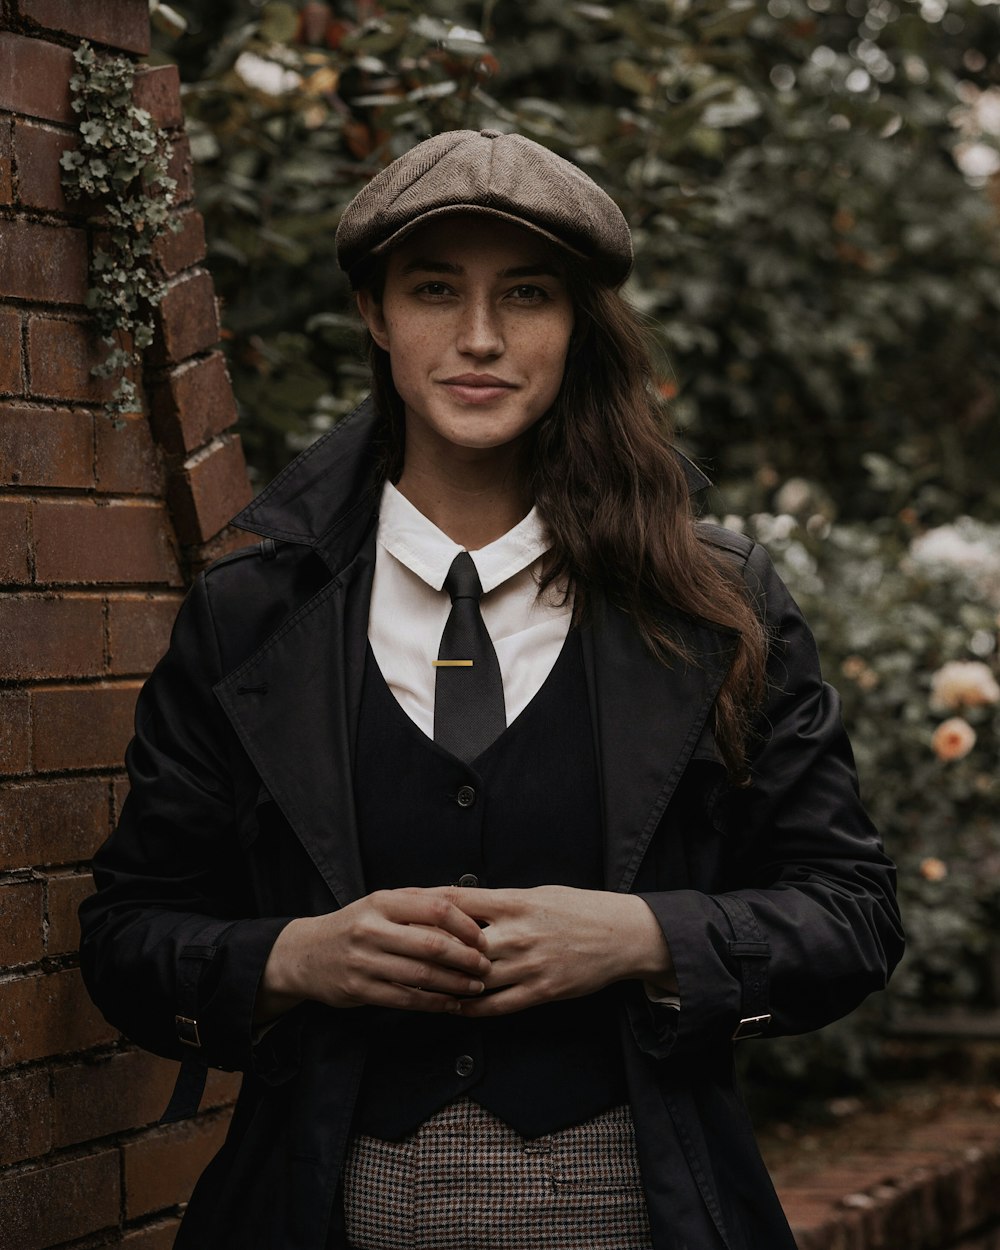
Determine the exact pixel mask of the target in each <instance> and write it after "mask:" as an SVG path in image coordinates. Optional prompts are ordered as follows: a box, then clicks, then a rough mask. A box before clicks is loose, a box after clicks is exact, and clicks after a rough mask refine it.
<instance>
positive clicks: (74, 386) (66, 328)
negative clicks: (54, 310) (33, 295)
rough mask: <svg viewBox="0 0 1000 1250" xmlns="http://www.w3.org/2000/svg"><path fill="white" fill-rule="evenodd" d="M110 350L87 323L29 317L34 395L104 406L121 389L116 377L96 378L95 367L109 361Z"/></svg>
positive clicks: (29, 344) (29, 368) (29, 352)
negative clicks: (116, 390) (118, 388)
mask: <svg viewBox="0 0 1000 1250" xmlns="http://www.w3.org/2000/svg"><path fill="white" fill-rule="evenodd" d="M109 350H110V349H109V348H108V346H107V344H106V343H103V342H102V341H101V338H100V336H99V335H98V334H97V332H96V330H95V329H94V327H93V326H92V325H91V324H90V323H88V322H86V321H68V320H63V319H61V318H59V319H57V318H55V317H29V318H28V377H29V386H30V389H31V393H32V394H33V395H37V396H40V397H46V398H49V399H75V400H79V401H81V402H82V403H98V404H99V403H103V402H104V401H105V400H106V399H109V398H110V397H111V395H112V393H113V392H114V389H115V387H116V386H117V379H116V378H95V377H94V376H93V375H92V374H91V369H92V368H93V367H94V365H99V364H101V363H102V361H104V360H105V359H106V358H107V354H108V351H109Z"/></svg>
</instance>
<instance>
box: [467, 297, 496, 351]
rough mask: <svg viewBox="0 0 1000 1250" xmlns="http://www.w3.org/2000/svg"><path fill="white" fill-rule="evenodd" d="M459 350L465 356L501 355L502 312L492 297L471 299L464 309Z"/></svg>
mask: <svg viewBox="0 0 1000 1250" xmlns="http://www.w3.org/2000/svg"><path fill="white" fill-rule="evenodd" d="M456 346H457V347H458V350H459V351H460V352H461V353H462V354H463V355H464V356H476V357H483V356H499V355H500V354H501V352H502V351H503V348H504V343H503V331H502V329H501V326H500V314H499V312H498V310H497V308H496V307H495V305H494V304H493V301H492V300H490V299H484V298H476V299H470V300H469V301H468V302H467V303H466V305H465V306H464V308H463V309H462V317H461V323H460V325H459V330H458V342H457V344H456Z"/></svg>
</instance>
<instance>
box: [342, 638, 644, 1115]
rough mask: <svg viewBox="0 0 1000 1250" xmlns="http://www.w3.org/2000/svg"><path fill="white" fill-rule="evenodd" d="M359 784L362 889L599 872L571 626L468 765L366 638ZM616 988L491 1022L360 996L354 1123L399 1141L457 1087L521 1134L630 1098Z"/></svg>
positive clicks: (553, 879)
mask: <svg viewBox="0 0 1000 1250" xmlns="http://www.w3.org/2000/svg"><path fill="white" fill-rule="evenodd" d="M356 759H357V764H356V768H355V794H356V801H357V815H358V829H359V834H360V840H361V854H362V860H363V864H364V872H365V885H366V888H367V889H368V890H369V891H373V890H378V889H392V888H394V887H398V886H404V885H428V886H429V885H445V884H463V885H473V886H474V885H479V886H483V887H492V888H501V887H530V886H537V885H548V884H560V885H572V886H578V887H580V888H583V889H600V888H602V885H603V873H602V862H603V848H602V837H601V819H600V805H599V797H598V786H597V765H596V760H595V757H594V749H593V738H592V732H591V723H590V714H589V704H588V700H587V688H586V680H585V676H584V669H583V655H582V649H581V646H580V639H579V635H578V633H577V631H576V630H571V631H570V633H569V635H568V637H567V641H566V644H565V646H564V647H563V649H562V651H561V653H560V655H559V658H558V660H557V661H556V663H555V665H554V667H553V669H552V671H551V672H550V674H549V676H548V678H547V679H546V681H545V682H544V683H543V685H542V687H541V689H540V690H539V691H538V693H537V694H536V695H535V697H534V699H532V701H531V702H530V703H529V704H528V706H527V707H526V708H525V709H524V711H522V712H521V714H520V715H519V716H518V717H517V718H516V719H515V720H514V722H513V723H512V724H511V725H509V726H508V727H507V729H506V731H505V732H504V733H503V734H502V735H501V736H500V737H499V738H498V739H497V740H496V741H495V742H494V743H493V744H492V746H490V747H489V748H488V749H487V750H486V751H484V752H483V753H482V755H480V756H479V757H478V758H477V759H476V760H475V761H473V763H472V764H471V765H469V764H464V763H462V762H461V761H460V760H458V759H456V758H455V757H454V756H453V755H451V754H450V753H449V752H447V751H445V750H443V749H442V748H441V747H439V746H438V745H437V744H435V743H434V742H432V741H431V740H430V739H429V738H428V737H427V736H426V735H425V734H423V733H422V732H421V731H420V730H419V729H418V728H417V726H416V725H415V724H414V723H413V721H411V720H410V718H409V716H407V714H406V713H405V712H404V711H403V709H402V708H401V707H400V706H399V704H398V703H397V702H396V699H395V697H394V696H393V694H392V692H391V691H390V690H389V688H388V686H387V685H386V683H385V680H384V678H383V677H382V674H381V672H380V671H379V668H378V665H377V664H376V662H375V658H374V656H373V654H372V652H371V648H370V647H369V649H368V654H367V659H366V667H365V677H364V686H363V692H362V699H361V711H360V719H359V725H358V741H357V756H356ZM617 1003H618V992H617V990H616V988H615V987H613V986H612V987H609V988H608V989H606V990H603V991H602V992H601V993H599V994H592V995H589V996H588V997H586V998H577V999H568V1000H566V1001H563V1002H556V1003H546V1004H544V1005H542V1006H539V1007H534V1008H530V1009H528V1010H527V1011H522V1012H517V1013H515V1014H513V1015H509V1016H501V1017H496V1018H494V1019H489V1020H463V1019H461V1018H455V1017H453V1016H445V1015H440V1014H429V1013H428V1014H421V1013H419V1012H408V1011H394V1010H383V1009H376V1008H367V1009H363V1010H365V1011H366V1013H367V1015H368V1022H369V1025H370V1029H369V1036H370V1050H369V1057H368V1061H367V1064H366V1067H365V1077H364V1081H363V1084H362V1088H361V1095H360V1098H359V1100H358V1107H357V1112H356V1118H355V1121H354V1126H353V1127H354V1130H355V1131H356V1132H362V1133H366V1134H368V1135H370V1136H374V1137H382V1138H386V1139H398V1138H400V1137H404V1136H405V1135H406V1134H407V1133H410V1132H412V1131H413V1130H414V1129H415V1128H416V1127H417V1125H419V1124H420V1123H422V1121H424V1120H425V1119H427V1118H428V1117H429V1116H431V1115H433V1114H434V1112H436V1111H438V1110H440V1108H441V1107H443V1106H445V1105H446V1104H447V1103H449V1102H451V1101H452V1100H454V1099H455V1098H460V1097H463V1096H468V1097H470V1098H472V1099H474V1100H475V1101H476V1102H478V1103H479V1104H480V1105H481V1106H483V1107H485V1108H486V1110H488V1111H490V1112H492V1113H493V1114H494V1115H496V1116H499V1117H500V1118H501V1119H502V1120H504V1121H505V1122H506V1123H507V1124H509V1125H510V1126H511V1127H512V1128H514V1129H515V1130H516V1131H517V1132H518V1133H520V1134H521V1135H522V1136H524V1137H537V1136H539V1135H540V1134H542V1133H551V1132H555V1131H556V1130H558V1129H560V1128H565V1127H567V1126H569V1125H571V1124H578V1123H580V1122H582V1121H583V1120H586V1119H589V1118H590V1117H591V1116H594V1115H598V1114H599V1113H600V1112H602V1111H605V1110H607V1109H608V1108H609V1107H612V1106H615V1105H616V1104H618V1103H622V1102H626V1101H627V1093H626V1090H625V1083H624V1075H623V1070H622V1059H621V1044H620V1041H619V1034H618V1026H617V1015H618V1010H617Z"/></svg>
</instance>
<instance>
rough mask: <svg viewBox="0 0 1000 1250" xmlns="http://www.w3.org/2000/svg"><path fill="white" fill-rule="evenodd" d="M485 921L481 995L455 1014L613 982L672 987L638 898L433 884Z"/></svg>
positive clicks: (528, 1003)
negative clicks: (486, 969) (483, 990)
mask: <svg viewBox="0 0 1000 1250" xmlns="http://www.w3.org/2000/svg"><path fill="white" fill-rule="evenodd" d="M435 892H437V893H441V894H443V895H444V896H445V897H446V898H447V899H448V900H449V902H452V903H454V904H455V906H456V907H459V908H460V909H461V910H462V911H464V912H465V913H466V914H467V915H469V916H471V917H472V918H473V919H474V920H478V921H479V922H480V923H481V924H484V925H485V926H486V927H485V929H484V936H485V938H486V947H485V949H484V951H483V954H484V955H485V956H486V958H487V959H489V961H490V964H491V969H490V972H489V973H488V974H487V975H486V976H485V978H484V981H485V984H486V991H487V992H486V993H485V994H484V995H483V996H482V997H481V998H471V999H470V998H466V999H464V1000H463V1001H462V1015H463V1016H468V1017H470V1018H474V1017H479V1016H501V1015H507V1014H508V1013H510V1012H513V1011H522V1010H523V1009H524V1008H525V1007H534V1006H536V1005H537V1004H539V1003H547V1002H552V1001H554V1000H556V999H561V998H579V997H581V996H582V995H584V994H593V993H595V992H596V991H597V990H600V989H603V988H604V987H605V986H606V985H610V984H611V983H612V982H613V981H625V980H632V979H636V980H645V981H647V982H651V983H653V984H655V985H656V986H657V988H661V989H663V990H664V991H665V992H670V991H671V990H674V989H676V982H675V981H674V978H673V964H672V961H671V959H670V951H669V949H668V947H667V942H666V939H665V938H664V936H663V932H662V930H661V929H660V926H659V924H658V923H657V921H656V917H655V916H654V915H653V913H652V911H651V910H650V909H649V907H648V906H647V905H646V904H645V903H644V902H643V900H642V899H641V898H637V897H636V896H634V895H630V894H615V893H612V892H610V891H605V890H580V889H575V888H573V887H571V886H564V885H541V886H536V887H534V888H533V889H525V890H489V889H479V888H476V889H463V888H462V887H460V886H442V887H438V888H437V889H436V891H435Z"/></svg>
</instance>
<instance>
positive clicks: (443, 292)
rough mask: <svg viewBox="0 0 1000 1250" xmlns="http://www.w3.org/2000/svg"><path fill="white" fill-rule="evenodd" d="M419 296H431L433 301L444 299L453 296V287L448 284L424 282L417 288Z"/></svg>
mask: <svg viewBox="0 0 1000 1250" xmlns="http://www.w3.org/2000/svg"><path fill="white" fill-rule="evenodd" d="M417 294H418V295H429V296H430V298H431V299H442V298H443V297H444V296H447V295H450V294H451V287H449V286H448V284H447V282H422V283H421V284H420V286H418V287H417Z"/></svg>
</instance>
